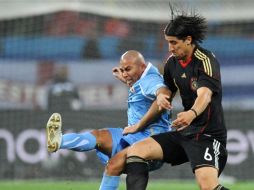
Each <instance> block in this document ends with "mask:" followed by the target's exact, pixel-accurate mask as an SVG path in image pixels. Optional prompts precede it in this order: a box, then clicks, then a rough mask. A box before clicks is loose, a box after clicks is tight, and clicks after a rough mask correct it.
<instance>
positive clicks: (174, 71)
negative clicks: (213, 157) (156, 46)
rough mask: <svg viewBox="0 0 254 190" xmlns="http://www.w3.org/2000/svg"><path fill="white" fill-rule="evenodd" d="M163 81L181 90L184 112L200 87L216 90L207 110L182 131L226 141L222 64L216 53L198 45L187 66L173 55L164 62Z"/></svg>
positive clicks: (195, 135) (172, 87) (192, 102)
mask: <svg viewBox="0 0 254 190" xmlns="http://www.w3.org/2000/svg"><path fill="white" fill-rule="evenodd" d="M164 80H165V84H166V85H167V86H168V88H169V89H170V90H171V91H172V92H173V93H174V92H176V91H177V89H178V90H179V92H180V96H181V99H182V104H183V107H184V110H185V111H187V110H189V109H191V107H192V106H193V104H194V102H195V99H196V98H197V89H198V88H200V87H208V88H209V89H210V90H211V91H212V92H213V95H212V99H211V102H210V103H209V105H208V106H207V108H206V109H205V110H204V112H202V113H201V114H200V115H199V116H198V117H197V118H195V119H194V120H193V121H192V123H191V124H190V126H189V127H187V128H185V130H183V131H182V132H181V133H183V134H184V135H186V136H189V137H191V138H192V137H195V138H198V137H199V135H200V134H205V135H207V136H212V137H214V138H215V139H217V140H218V141H220V142H222V143H223V144H225V143H226V136H227V133H226V127H225V123H224V116H223V108H222V104H221V101H222V88H221V76H220V65H219V63H218V61H217V59H216V58H215V56H214V55H213V54H212V53H211V52H210V51H208V50H205V49H203V48H201V47H196V48H195V49H194V53H193V55H192V58H191V60H190V62H189V63H188V64H187V65H185V66H183V65H181V64H180V62H179V60H177V59H176V57H174V56H171V57H169V59H168V60H167V63H166V64H165V68H164Z"/></svg>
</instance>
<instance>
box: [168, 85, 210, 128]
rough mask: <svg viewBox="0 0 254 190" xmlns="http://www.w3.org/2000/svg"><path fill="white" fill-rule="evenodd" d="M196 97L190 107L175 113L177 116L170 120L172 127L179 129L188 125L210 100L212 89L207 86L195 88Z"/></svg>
mask: <svg viewBox="0 0 254 190" xmlns="http://www.w3.org/2000/svg"><path fill="white" fill-rule="evenodd" d="M197 95H198V96H197V98H196V100H195V102H194V105H193V106H192V108H191V109H190V110H188V111H183V112H180V113H178V114H177V118H176V119H175V120H174V121H173V122H172V125H173V127H175V128H176V129H177V130H178V131H181V130H183V129H185V128H186V127H188V126H189V125H190V124H191V122H192V121H193V120H194V119H195V118H196V117H197V116H198V115H200V114H201V113H202V112H203V111H204V110H205V109H206V107H207V106H208V104H209V103H210V102H211V97H212V91H211V90H210V89H209V88H207V87H201V88H199V89H198V90H197Z"/></svg>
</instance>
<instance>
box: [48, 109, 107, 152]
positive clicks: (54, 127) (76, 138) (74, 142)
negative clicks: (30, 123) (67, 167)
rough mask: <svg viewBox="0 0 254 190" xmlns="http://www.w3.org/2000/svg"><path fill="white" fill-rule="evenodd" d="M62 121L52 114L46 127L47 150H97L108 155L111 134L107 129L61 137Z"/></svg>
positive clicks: (59, 116)
mask: <svg viewBox="0 0 254 190" xmlns="http://www.w3.org/2000/svg"><path fill="white" fill-rule="evenodd" d="M61 129H62V119H61V115H60V114H59V113H53V114H52V115H51V116H50V118H49V120H48V123H47V125H46V134H47V149H48V151H49V152H56V151H57V150H58V149H68V150H74V151H79V152H83V151H89V150H93V149H97V150H99V151H102V152H103V153H106V154H109V155H110V153H111V149H112V139H111V133H110V132H109V130H108V129H102V130H93V131H88V132H84V133H68V134H64V135H62V131H61Z"/></svg>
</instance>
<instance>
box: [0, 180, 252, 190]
mask: <svg viewBox="0 0 254 190" xmlns="http://www.w3.org/2000/svg"><path fill="white" fill-rule="evenodd" d="M99 185H100V183H99V181H87V182H79V181H25V180H24V181H15V180H14V181H0V189H1V190H98V189H99ZM224 185H225V186H226V187H228V188H230V190H253V189H254V182H237V183H234V184H224ZM124 189H125V183H124V182H122V183H121V186H120V189H119V190H124ZM171 189H172V190H197V189H198V187H197V184H196V183H195V182H194V181H166V180H165V181H150V182H149V185H148V188H147V190H171Z"/></svg>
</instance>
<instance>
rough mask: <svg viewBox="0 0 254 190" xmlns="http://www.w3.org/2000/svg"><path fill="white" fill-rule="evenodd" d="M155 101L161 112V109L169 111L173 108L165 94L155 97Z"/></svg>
mask: <svg viewBox="0 0 254 190" xmlns="http://www.w3.org/2000/svg"><path fill="white" fill-rule="evenodd" d="M156 101H157V105H158V106H159V110H161V109H167V110H170V109H172V108H173V107H172V105H171V103H170V101H169V96H168V95H166V94H159V95H158V96H157V99H156Z"/></svg>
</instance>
